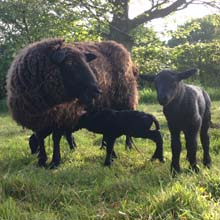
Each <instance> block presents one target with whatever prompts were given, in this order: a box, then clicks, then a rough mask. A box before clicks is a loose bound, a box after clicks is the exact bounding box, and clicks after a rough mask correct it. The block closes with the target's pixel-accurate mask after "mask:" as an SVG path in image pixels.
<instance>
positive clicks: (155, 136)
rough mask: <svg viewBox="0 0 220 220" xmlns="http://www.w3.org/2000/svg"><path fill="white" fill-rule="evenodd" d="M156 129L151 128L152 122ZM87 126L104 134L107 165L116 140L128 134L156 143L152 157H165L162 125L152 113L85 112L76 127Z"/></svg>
mask: <svg viewBox="0 0 220 220" xmlns="http://www.w3.org/2000/svg"><path fill="white" fill-rule="evenodd" d="M153 123H154V124H155V127H156V128H155V130H150V128H151V126H152V124H153ZM81 128H86V129H87V130H89V131H92V132H95V133H99V134H103V140H104V142H105V144H106V159H105V163H104V165H105V166H110V165H111V161H112V157H114V156H116V155H115V153H114V143H115V140H116V139H117V138H118V137H120V136H122V135H128V136H130V137H136V138H147V139H150V140H152V141H154V142H155V143H156V150H155V152H154V154H153V156H152V159H153V160H154V159H159V160H160V161H161V162H163V161H164V159H163V139H162V136H161V133H160V131H159V129H160V126H159V122H158V121H157V119H156V118H155V117H154V116H153V115H151V114H146V113H144V112H140V111H132V110H122V111H115V110H111V109H104V110H102V111H96V112H91V113H86V114H84V115H83V116H82V117H81V118H80V119H79V123H78V125H77V127H76V129H81Z"/></svg>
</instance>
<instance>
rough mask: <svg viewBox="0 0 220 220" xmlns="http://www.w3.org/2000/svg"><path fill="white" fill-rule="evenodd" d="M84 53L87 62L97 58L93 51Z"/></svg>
mask: <svg viewBox="0 0 220 220" xmlns="http://www.w3.org/2000/svg"><path fill="white" fill-rule="evenodd" d="M84 55H85V57H86V61H87V62H88V63H89V62H91V61H92V60H94V59H96V58H97V56H96V55H95V54H94V53H84Z"/></svg>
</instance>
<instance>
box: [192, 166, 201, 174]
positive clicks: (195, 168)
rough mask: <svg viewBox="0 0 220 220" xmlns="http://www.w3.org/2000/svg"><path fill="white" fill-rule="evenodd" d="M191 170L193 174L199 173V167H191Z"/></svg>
mask: <svg viewBox="0 0 220 220" xmlns="http://www.w3.org/2000/svg"><path fill="white" fill-rule="evenodd" d="M191 168H192V170H193V171H194V172H195V173H198V172H199V167H198V166H197V165H193V166H192V167H191Z"/></svg>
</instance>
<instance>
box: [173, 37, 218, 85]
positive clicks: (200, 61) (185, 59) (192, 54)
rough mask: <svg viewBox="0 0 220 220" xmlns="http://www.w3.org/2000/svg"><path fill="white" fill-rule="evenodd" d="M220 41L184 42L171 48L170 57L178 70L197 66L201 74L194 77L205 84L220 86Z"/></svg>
mask: <svg viewBox="0 0 220 220" xmlns="http://www.w3.org/2000/svg"><path fill="white" fill-rule="evenodd" d="M219 51H220V41H212V42H209V43H197V44H193V45H190V44H188V43H187V44H183V45H179V46H177V47H174V48H173V49H171V50H170V59H171V62H172V63H173V64H174V66H175V68H176V69H178V70H183V69H186V68H192V67H196V68H198V69H199V70H200V72H199V75H197V76H195V77H194V78H192V79H193V80H198V81H199V82H200V83H201V84H203V85H209V86H219V83H218V81H219V80H220V53H219Z"/></svg>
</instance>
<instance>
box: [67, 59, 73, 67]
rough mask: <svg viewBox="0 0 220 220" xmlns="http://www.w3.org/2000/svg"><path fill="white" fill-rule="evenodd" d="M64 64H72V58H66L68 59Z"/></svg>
mask: <svg viewBox="0 0 220 220" xmlns="http://www.w3.org/2000/svg"><path fill="white" fill-rule="evenodd" d="M65 64H66V65H70V66H72V65H73V60H71V59H68V60H66V61H65Z"/></svg>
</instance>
